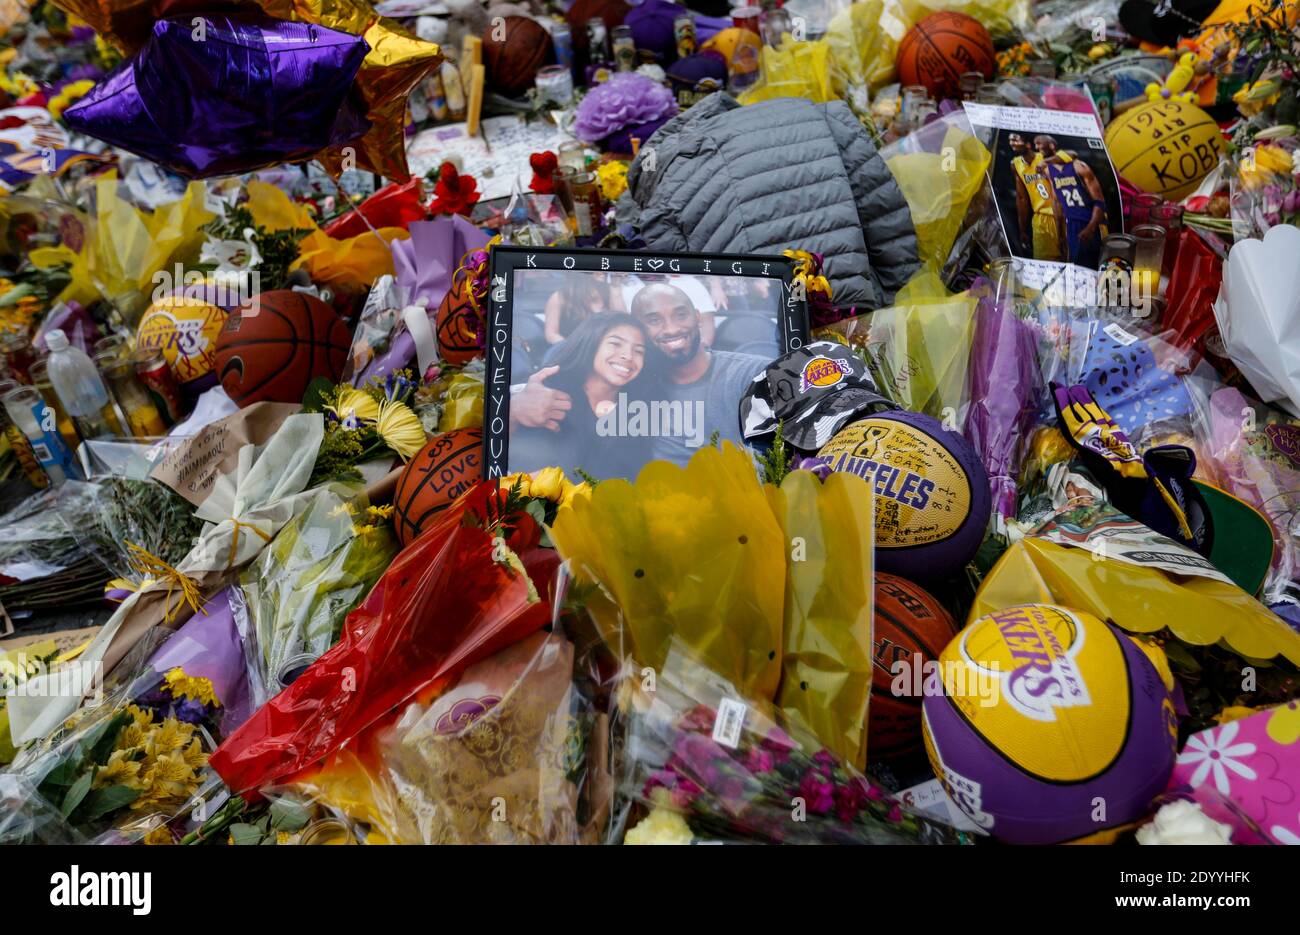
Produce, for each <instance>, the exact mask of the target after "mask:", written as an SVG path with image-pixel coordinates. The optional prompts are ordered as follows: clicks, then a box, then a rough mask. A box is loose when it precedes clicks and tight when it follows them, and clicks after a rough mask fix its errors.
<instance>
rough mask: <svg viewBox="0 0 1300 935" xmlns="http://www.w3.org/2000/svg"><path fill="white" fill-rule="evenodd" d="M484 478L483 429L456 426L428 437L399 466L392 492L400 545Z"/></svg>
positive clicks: (409, 542)
mask: <svg viewBox="0 0 1300 935" xmlns="http://www.w3.org/2000/svg"><path fill="white" fill-rule="evenodd" d="M482 479H483V432H482V430H481V429H456V430H455V431H454V432H447V433H446V434H445V435H438V436H435V437H434V438H432V439H430V440H429V442H428V443H427V444H426V445H425V446H424V447H423V448H421V449H420V450H419V451H418V452H417V453H416V455H415V457H414V458H412V459H411V460H410V461H409V462H408V463H407V465H406V467H405V468H403V469H402V474H401V476H400V477H398V479H397V491H396V493H394V494H393V522H394V525H395V526H396V527H397V538H398V539H399V540H400V541H401V543H402V545H403V546H407V545H410V544H411V543H412V542H414V541H415V539H416V537H417V536H419V535H420V533H422V532H424V531H425V530H426V529H429V528H430V527H432V526H433V525H434V524H435V523H436V522H437V521H438V514H439V513H441V512H442V511H443V510H445V509H447V507H449V506H451V504H452V503H453V502H454V501H455V500H456V498H458V497H459V496H460V495H461V494H463V493H464V492H465V491H467V490H469V489H470V488H471V487H473V486H474V485H475V484H477V483H478V482H479V481H480V480H482Z"/></svg>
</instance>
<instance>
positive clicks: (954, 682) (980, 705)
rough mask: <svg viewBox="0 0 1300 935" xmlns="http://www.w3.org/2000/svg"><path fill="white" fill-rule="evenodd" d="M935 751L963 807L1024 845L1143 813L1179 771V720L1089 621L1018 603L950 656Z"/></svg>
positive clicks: (1122, 649) (1124, 644)
mask: <svg viewBox="0 0 1300 935" xmlns="http://www.w3.org/2000/svg"><path fill="white" fill-rule="evenodd" d="M938 670H939V678H940V679H941V681H942V691H939V692H930V691H927V692H926V693H925V698H924V701H923V702H922V710H923V713H924V734H923V736H924V738H925V745H926V752H927V754H929V758H930V765H931V766H932V767H933V768H934V772H935V775H936V776H938V777H939V780H940V781H941V782H942V783H943V785H944V787H945V788H946V789H947V791H948V794H949V795H950V796H952V798H953V801H955V802H956V803H957V805H958V806H959V807H960V808H961V809H962V811H964V812H965V813H966V814H967V816H969V817H970V819H971V820H972V821H974V822H975V824H977V825H979V826H980V827H981V828H983V829H984V830H985V831H987V832H988V833H990V834H991V835H993V836H994V837H995V838H999V839H1001V840H1003V841H1007V842H1010V843H1013V844H1054V843H1057V842H1060V841H1069V840H1073V839H1076V838H1082V837H1085V836H1087V835H1090V834H1092V833H1094V832H1096V831H1101V830H1103V829H1105V828H1109V827H1114V826H1116V825H1122V824H1126V823H1127V822H1131V821H1135V820H1137V819H1138V818H1141V817H1142V816H1143V815H1145V814H1146V813H1147V811H1148V806H1149V805H1150V804H1151V801H1152V800H1153V799H1154V798H1155V797H1156V796H1157V795H1159V794H1160V793H1161V792H1163V791H1164V790H1165V786H1166V784H1167V783H1168V781H1169V775H1170V773H1171V772H1172V771H1173V767H1174V755H1175V752H1176V750H1177V743H1178V716H1177V714H1176V713H1175V712H1174V705H1173V701H1172V700H1171V699H1170V696H1169V690H1168V688H1167V687H1166V685H1165V682H1164V680H1163V679H1162V678H1161V676H1160V673H1159V672H1158V671H1157V670H1156V667H1155V666H1154V665H1153V664H1152V662H1151V660H1150V659H1149V658H1148V656H1147V655H1146V653H1144V652H1143V651H1142V649H1140V648H1139V647H1138V645H1137V644H1136V643H1135V642H1134V641H1133V640H1132V639H1131V638H1130V637H1129V636H1127V635H1125V634H1124V633H1122V632H1121V631H1120V630H1118V629H1116V628H1115V627H1113V626H1111V625H1110V624H1107V623H1103V622H1102V621H1101V620H1099V619H1098V618H1096V617H1094V616H1093V615H1091V614H1088V613H1084V612H1082V611H1078V610H1071V609H1069V608H1066V607H1059V606H1056V605H1052V604H1021V605H1017V606H1014V607H1007V608H1005V609H1003V610H999V611H996V612H994V613H991V614H986V615H985V616H983V617H980V618H978V619H976V620H975V621H973V622H972V623H971V624H970V625H969V626H967V627H966V628H965V629H963V630H962V631H961V633H959V634H958V635H957V636H956V637H955V638H954V639H953V640H952V641H951V642H950V643H949V644H948V646H947V648H945V649H944V651H943V652H942V653H941V654H940V656H939V666H938Z"/></svg>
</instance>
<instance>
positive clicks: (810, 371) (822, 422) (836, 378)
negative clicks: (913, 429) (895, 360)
mask: <svg viewBox="0 0 1300 935" xmlns="http://www.w3.org/2000/svg"><path fill="white" fill-rule="evenodd" d="M897 408H898V406H897V405H895V404H894V403H892V402H890V401H889V400H887V399H885V397H883V396H881V395H880V393H879V392H878V391H877V389H876V384H875V382H874V381H873V380H872V379H871V373H870V372H869V371H868V370H867V365H866V363H864V362H863V361H862V359H861V358H859V357H858V356H857V355H856V354H854V353H853V351H852V350H850V349H849V348H847V347H845V346H844V345H843V344H837V343H835V342H834V341H818V342H815V343H813V344H806V345H804V346H803V347H801V348H798V349H796V350H793V351H791V352H790V353H788V354H786V355H785V356H784V357H778V358H777V359H776V360H774V361H773V362H772V363H771V364H769V365H768V367H767V369H766V370H765V371H763V372H762V373H760V374H759V375H758V376H757V377H755V378H754V382H753V383H751V384H750V386H749V389H748V390H747V391H746V392H745V395H744V396H743V397H742V398H741V400H740V429H741V432H742V433H743V434H744V436H745V439H746V440H747V441H761V440H763V439H764V438H766V437H768V436H770V435H771V434H772V433H773V432H775V431H776V426H777V423H781V424H782V435H783V437H784V438H785V440H786V441H787V442H788V443H789V444H791V445H793V446H794V447H795V448H798V449H800V450H802V451H816V450H817V449H818V448H820V447H821V446H822V445H824V444H826V443H827V442H828V441H830V440H831V437H832V436H834V435H835V433H836V432H838V431H839V430H840V429H841V428H843V427H844V426H846V425H848V424H849V423H850V422H853V421H854V420H856V419H861V418H864V417H865V416H868V415H871V414H872V413H874V412H880V411H882V410H885V409H897Z"/></svg>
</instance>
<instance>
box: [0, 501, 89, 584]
mask: <svg viewBox="0 0 1300 935" xmlns="http://www.w3.org/2000/svg"><path fill="white" fill-rule="evenodd" d="M96 496H97V491H96V487H95V485H94V484H85V483H81V482H80V481H68V482H67V483H65V484H63V485H62V486H60V487H59V488H58V489H57V490H44V491H41V492H40V493H37V494H34V495H32V496H30V497H28V498H27V499H25V500H23V501H22V502H21V503H19V504H18V505H17V506H15V507H14V508H13V509H12V510H10V511H9V512H8V513H5V514H4V515H3V516H0V528H3V529H4V531H5V534H4V536H3V538H0V583H4V584H10V583H13V582H17V581H31V580H33V579H36V578H44V577H46V576H47V575H53V574H56V573H57V572H60V571H64V570H66V569H69V568H72V567H74V566H76V565H78V564H80V563H82V562H85V561H86V560H87V559H88V558H89V555H88V554H87V552H86V549H85V548H84V547H83V546H82V544H81V543H80V542H79V541H78V537H77V535H76V533H75V531H76V529H77V528H78V527H80V526H84V524H85V523H87V522H88V521H89V519H90V517H92V516H93V515H94V511H95V500H96Z"/></svg>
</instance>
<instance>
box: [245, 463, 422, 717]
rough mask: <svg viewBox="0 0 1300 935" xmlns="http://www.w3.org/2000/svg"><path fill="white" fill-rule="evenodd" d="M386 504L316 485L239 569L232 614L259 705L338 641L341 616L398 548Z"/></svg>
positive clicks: (341, 488) (338, 488)
mask: <svg viewBox="0 0 1300 935" xmlns="http://www.w3.org/2000/svg"><path fill="white" fill-rule="evenodd" d="M391 511H392V507H372V506H370V505H369V504H368V503H367V501H366V498H365V497H364V496H363V495H361V494H358V493H356V492H355V491H353V490H351V489H349V488H347V487H345V486H343V485H339V484H336V485H331V486H329V487H323V488H320V489H319V490H318V491H317V494H316V497H315V498H314V499H313V500H312V501H311V502H310V504H309V505H308V506H307V507H306V509H304V510H303V511H302V512H301V513H299V514H298V516H296V517H295V518H294V519H293V520H292V521H291V522H289V524H288V525H286V526H285V527H284V528H283V529H281V530H280V532H279V533H277V534H276V537H275V539H274V540H272V542H271V544H270V545H268V546H267V547H266V549H265V550H264V551H263V552H262V553H261V555H259V556H258V557H257V560H256V561H254V562H253V564H251V565H250V566H249V567H248V568H247V569H246V570H245V571H244V573H243V574H242V575H241V576H240V585H241V588H242V592H243V593H242V598H241V597H236V598H235V600H234V602H233V603H234V607H235V619H236V620H237V621H238V622H239V625H240V628H241V630H242V631H243V632H244V634H245V646H246V647H247V648H248V650H249V654H250V655H249V664H250V667H251V669H252V671H253V673H254V682H255V684H254V696H255V698H256V700H257V703H258V704H261V703H264V702H265V701H266V700H267V699H268V698H270V697H271V696H272V695H274V694H277V693H278V692H279V691H280V690H281V689H282V688H284V686H285V685H287V684H288V681H289V680H290V679H289V676H290V674H291V673H292V672H295V671H299V670H301V669H302V668H304V667H305V666H307V665H309V664H310V663H312V662H315V661H316V660H317V659H318V658H319V657H320V655H321V654H322V653H323V652H325V650H327V649H329V648H330V647H331V646H333V645H334V643H335V642H336V641H337V640H338V637H339V633H340V632H341V631H342V629H343V620H344V618H345V617H347V615H348V614H349V613H350V612H351V611H352V609H353V608H354V607H356V606H357V605H358V604H360V603H361V601H362V600H364V599H365V596H366V595H367V594H368V593H369V592H370V588H371V587H372V586H373V585H374V583H375V582H376V581H378V580H379V576H380V575H381V574H383V571H384V569H385V568H387V567H388V564H389V562H391V561H392V559H393V556H395V555H396V554H397V541H396V539H395V538H394V537H393V533H392V529H391V527H390V526H389V524H388V522H387V518H386V517H387V515H388V513H391Z"/></svg>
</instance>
